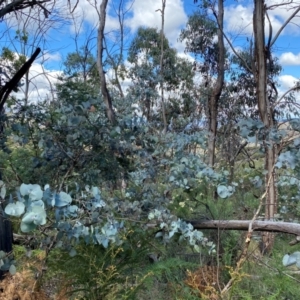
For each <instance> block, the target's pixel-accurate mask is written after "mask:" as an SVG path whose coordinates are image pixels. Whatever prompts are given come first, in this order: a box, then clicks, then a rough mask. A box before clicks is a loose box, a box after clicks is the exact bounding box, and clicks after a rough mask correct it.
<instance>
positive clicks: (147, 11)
mask: <svg viewBox="0 0 300 300" xmlns="http://www.w3.org/2000/svg"><path fill="white" fill-rule="evenodd" d="M158 9H161V0H148V1H145V0H135V2H134V3H133V5H132V16H131V17H130V18H129V19H128V20H127V22H126V24H127V26H128V27H129V28H130V29H131V31H132V32H135V31H136V30H137V28H138V27H140V26H145V27H156V28H157V29H160V28H161V12H160V11H157V10H158ZM186 22H187V15H186V13H185V11H184V6H183V1H182V0H172V1H167V4H166V8H165V25H164V32H165V35H166V37H167V38H168V39H169V41H170V42H171V44H172V46H173V47H176V48H177V47H179V48H181V49H178V50H179V51H180V50H183V45H182V44H181V43H179V42H178V41H177V39H178V36H179V33H180V29H181V28H182V26H184V25H185V24H186Z"/></svg>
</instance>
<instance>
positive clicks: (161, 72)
mask: <svg viewBox="0 0 300 300" xmlns="http://www.w3.org/2000/svg"><path fill="white" fill-rule="evenodd" d="M165 8H166V0H162V9H161V31H160V76H161V77H160V90H161V108H162V118H163V123H164V129H163V134H166V133H167V128H168V124H167V117H166V108H165V99H164V26H165Z"/></svg>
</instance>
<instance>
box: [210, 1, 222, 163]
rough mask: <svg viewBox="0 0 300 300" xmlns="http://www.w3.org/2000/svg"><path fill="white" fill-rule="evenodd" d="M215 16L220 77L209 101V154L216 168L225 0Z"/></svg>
mask: <svg viewBox="0 0 300 300" xmlns="http://www.w3.org/2000/svg"><path fill="white" fill-rule="evenodd" d="M213 12H214V15H215V17H216V19H217V22H218V26H219V28H218V51H219V54H218V76H217V80H216V84H215V86H214V89H213V91H212V95H211V97H210V99H209V103H208V109H209V139H208V153H209V166H210V167H212V168H213V167H214V164H215V152H216V150H215V149H216V136H217V127H218V121H217V117H218V106H219V105H218V102H219V99H220V96H221V93H222V89H223V85H224V69H225V66H224V65H225V47H224V37H223V20H224V4H223V0H218V12H217V13H216V12H215V10H214V9H213Z"/></svg>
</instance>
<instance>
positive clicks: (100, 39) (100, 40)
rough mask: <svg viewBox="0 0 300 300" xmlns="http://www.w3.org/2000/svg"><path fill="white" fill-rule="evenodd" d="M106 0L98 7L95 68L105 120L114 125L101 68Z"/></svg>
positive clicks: (113, 115) (111, 107) (112, 111)
mask: <svg viewBox="0 0 300 300" xmlns="http://www.w3.org/2000/svg"><path fill="white" fill-rule="evenodd" d="M107 3H108V0H103V1H102V2H101V5H100V20H99V22H100V23H99V27H98V54H97V66H98V71H99V75H100V86H101V93H102V96H103V100H104V103H105V106H106V113H107V118H108V119H109V121H110V122H111V123H112V124H114V123H115V122H116V116H115V112H114V110H113V106H112V99H111V96H110V94H109V91H108V89H107V83H106V78H105V72H104V68H103V62H102V59H103V50H104V46H103V44H104V43H103V40H104V28H105V21H106V7H107Z"/></svg>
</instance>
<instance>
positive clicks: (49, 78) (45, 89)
mask: <svg viewBox="0 0 300 300" xmlns="http://www.w3.org/2000/svg"><path fill="white" fill-rule="evenodd" d="M61 73H62V72H61V71H55V70H51V71H50V70H46V69H44V68H43V67H42V65H41V64H39V63H33V64H32V66H31V68H30V70H29V81H30V84H29V96H28V98H29V102H37V101H39V100H44V99H46V98H50V99H52V98H53V97H52V95H51V93H52V92H53V90H54V85H55V83H56V82H57V78H58V76H59V75H60V74H61ZM22 82H24V79H23V80H22ZM24 89H25V86H22V87H21V88H20V90H19V92H17V93H14V95H15V96H16V97H17V98H19V99H23V98H24Z"/></svg>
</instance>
